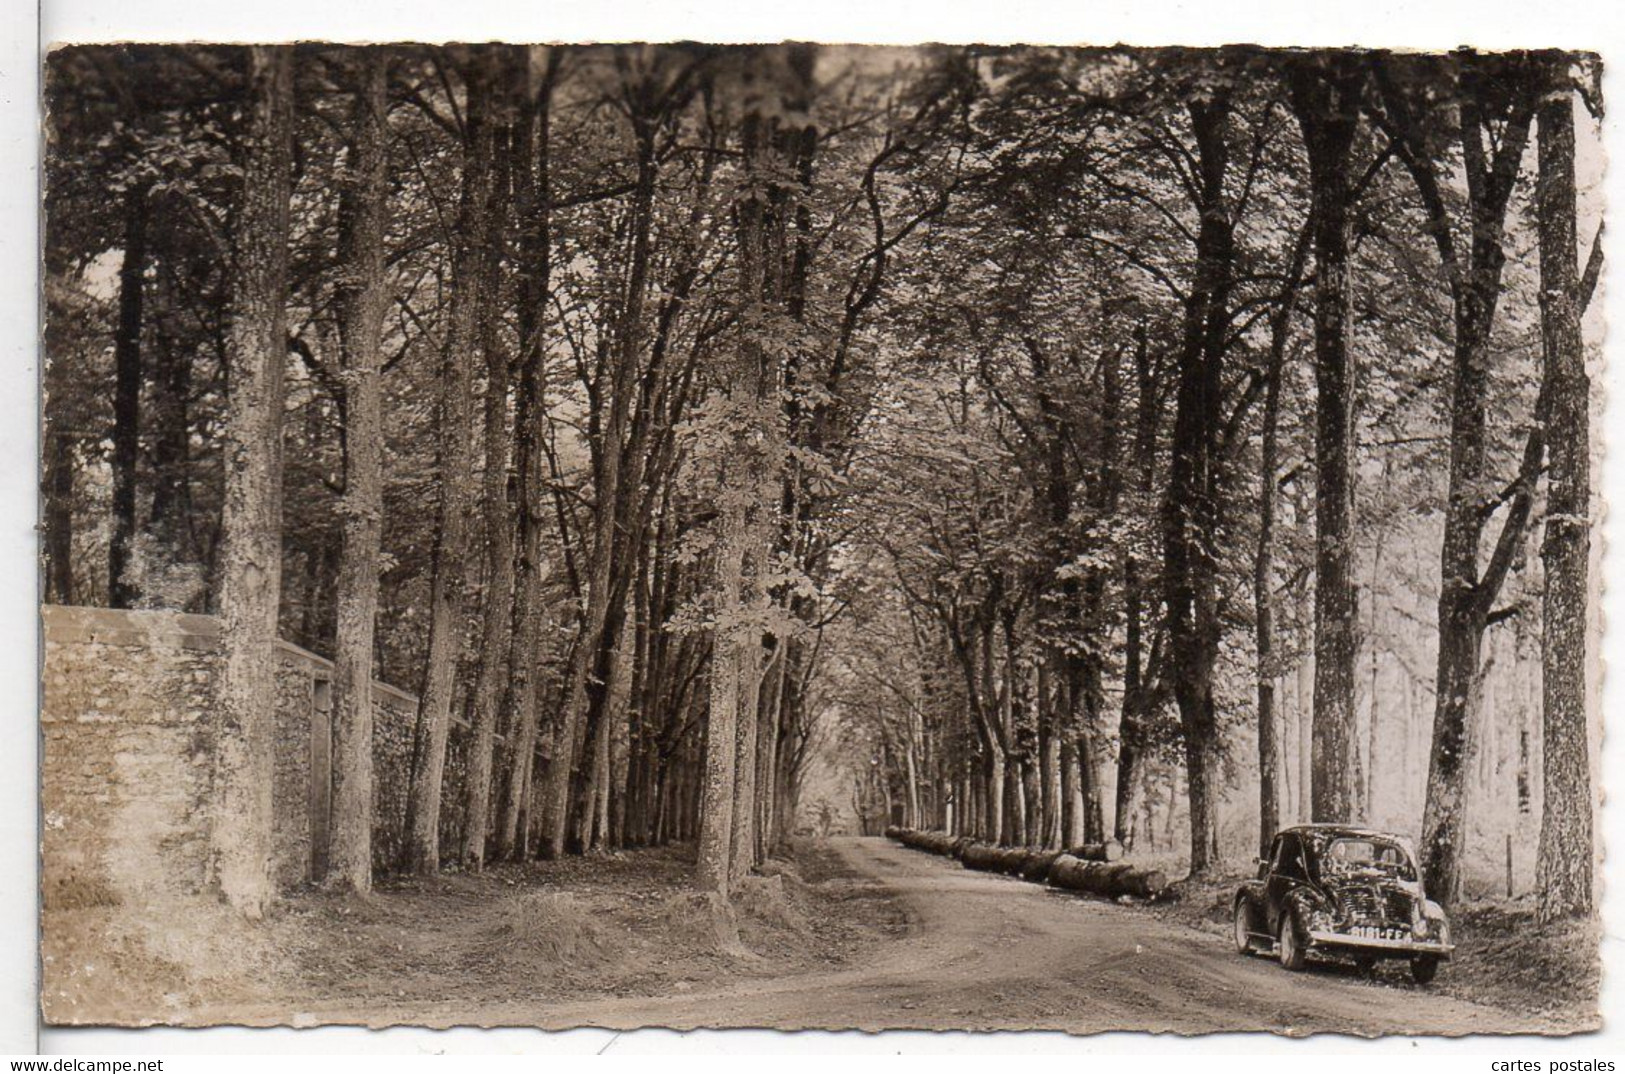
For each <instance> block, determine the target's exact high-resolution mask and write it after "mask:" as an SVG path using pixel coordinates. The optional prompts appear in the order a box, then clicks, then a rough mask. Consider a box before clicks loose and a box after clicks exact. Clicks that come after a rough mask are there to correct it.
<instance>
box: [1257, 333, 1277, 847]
mask: <svg viewBox="0 0 1625 1074" xmlns="http://www.w3.org/2000/svg"><path fill="white" fill-rule="evenodd" d="M1270 359H1271V360H1270V368H1269V370H1268V372H1267V373H1266V376H1268V378H1269V383H1268V384H1267V385H1266V386H1265V389H1264V443H1263V447H1262V449H1261V451H1260V453H1259V467H1258V548H1257V552H1256V553H1255V554H1254V556H1253V640H1254V648H1255V649H1256V650H1257V660H1258V667H1257V671H1256V678H1257V689H1258V845H1259V855H1260V856H1261V857H1262V856H1264V855H1267V854H1268V853H1269V847H1270V843H1271V842H1272V841H1273V840H1274V839H1275V833H1276V832H1277V831H1278V830H1280V827H1281V792H1280V790H1279V788H1277V786H1276V776H1277V773H1278V772H1279V770H1280V767H1281V743H1280V728H1281V721H1280V718H1279V717H1278V716H1277V715H1276V712H1275V675H1276V667H1275V597H1274V583H1273V578H1272V573H1273V568H1274V558H1275V481H1276V477H1275V471H1276V468H1277V466H1278V465H1279V462H1278V454H1279V450H1278V447H1277V433H1278V429H1277V427H1278V425H1279V419H1280V414H1281V375H1282V373H1283V370H1282V368H1281V361H1280V351H1279V350H1277V349H1275V348H1272V349H1271V353H1270Z"/></svg>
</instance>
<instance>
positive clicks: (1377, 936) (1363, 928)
mask: <svg viewBox="0 0 1625 1074" xmlns="http://www.w3.org/2000/svg"><path fill="white" fill-rule="evenodd" d="M1349 935H1351V936H1357V937H1359V938H1360V939H1362V940H1403V939H1405V933H1404V932H1403V931H1402V930H1400V929H1390V928H1383V927H1381V926H1379V925H1355V926H1354V927H1353V928H1352V929H1350V930H1349Z"/></svg>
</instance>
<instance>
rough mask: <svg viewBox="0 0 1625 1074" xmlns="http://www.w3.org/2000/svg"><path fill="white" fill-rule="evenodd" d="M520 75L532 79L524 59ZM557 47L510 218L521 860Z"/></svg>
mask: <svg viewBox="0 0 1625 1074" xmlns="http://www.w3.org/2000/svg"><path fill="white" fill-rule="evenodd" d="M522 59H523V61H524V62H522V63H518V64H516V65H515V66H516V67H517V68H518V70H517V71H514V72H512V74H513V77H519V75H520V72H524V73H526V74H527V75H528V71H529V67H530V64H529V59H530V57H529V55H528V54H527V55H526V56H524V57H522ZM558 64H559V53H558V51H557V50H556V49H549V50H548V53H547V59H546V60H545V61H544V64H543V71H542V76H541V82H540V85H539V87H537V89H536V91H535V93H534V96H531V97H530V98H529V99H528V100H527V101H526V104H525V112H524V115H523V117H522V121H521V124H520V128H519V134H518V138H517V140H516V143H517V144H516V149H515V161H514V168H513V171H512V177H513V183H514V221H515V228H516V230H517V232H518V241H517V256H518V262H519V264H518V268H517V276H518V288H517V290H518V297H519V309H518V323H519V353H518V363H519V368H518V374H519V382H518V389H517V391H516V393H515V399H514V454H515V467H514V469H515V479H516V480H515V494H516V496H517V498H518V514H519V519H518V529H519V534H518V542H517V545H518V556H517V562H516V563H515V565H514V579H515V580H514V609H513V615H514V625H513V650H512V651H513V663H512V668H511V671H510V673H509V676H508V683H507V694H506V697H505V699H504V702H503V711H504V716H505V719H504V727H503V738H504V750H503V764H502V773H501V786H500V789H499V792H498V796H499V799H500V812H499V815H498V818H497V824H496V832H495V838H494V839H493V842H492V853H493V854H494V855H495V856H496V857H497V858H500V859H503V860H510V859H515V858H523V857H524V855H525V851H526V841H525V838H524V818H525V817H526V815H527V809H526V806H527V803H528V802H529V800H530V776H531V769H532V767H533V765H534V761H535V753H536V734H537V730H538V728H537V723H538V719H539V713H538V711H537V710H538V705H537V696H538V693H539V685H540V678H541V666H540V662H541V652H540V650H541V644H540V641H541V635H542V623H543V620H544V618H545V615H546V613H545V610H544V608H543V604H544V594H543V587H542V583H543V582H544V581H545V580H546V578H547V563H546V562H545V560H544V558H543V553H542V533H543V532H544V530H545V528H546V522H545V518H546V512H547V489H546V483H545V481H544V478H543V475H544V474H545V473H546V470H547V457H546V441H545V439H544V436H543V432H542V423H543V418H544V415H545V414H546V411H547V398H546V383H547V381H546V364H545V359H546V351H545V348H544V342H543V330H544V325H545V323H546V320H545V318H544V316H543V312H544V310H545V309H546V308H547V303H548V299H549V297H550V295H551V292H552V267H553V261H552V245H553V232H552V207H553V201H552V198H553V195H552V183H551V180H550V173H549V167H548V165H549V148H550V145H549V143H550V137H551V126H550V117H551V108H552V95H553V87H554V84H555V82H556V80H557V77H558Z"/></svg>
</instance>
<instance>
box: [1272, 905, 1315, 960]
mask: <svg viewBox="0 0 1625 1074" xmlns="http://www.w3.org/2000/svg"><path fill="white" fill-rule="evenodd" d="M1275 949H1276V951H1277V952H1278V953H1279V954H1280V956H1281V965H1283V966H1285V967H1286V968H1287V969H1289V970H1291V971H1292V972H1294V973H1296V972H1297V971H1298V970H1301V969H1303V966H1304V963H1305V962H1306V961H1308V956H1307V955H1306V954H1305V952H1304V949H1303V945H1302V944H1301V943H1299V942H1298V923H1297V921H1295V920H1294V918H1293V914H1292V913H1291V912H1288V913H1284V914H1282V915H1281V935H1280V937H1279V938H1278V940H1277V942H1276V945H1275Z"/></svg>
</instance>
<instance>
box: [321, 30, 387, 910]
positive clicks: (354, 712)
mask: <svg viewBox="0 0 1625 1074" xmlns="http://www.w3.org/2000/svg"><path fill="white" fill-rule="evenodd" d="M356 56H357V62H358V70H357V71H356V86H355V103H354V106H353V111H352V113H351V115H352V128H351V153H352V156H351V161H352V166H351V169H350V171H349V174H347V175H346V176H345V186H344V189H343V194H342V196H341V199H340V219H341V224H340V234H339V259H340V263H341V265H342V268H341V270H340V278H339V283H338V284H337V286H336V291H337V304H338V310H339V313H338V319H339V338H340V346H341V348H342V351H343V361H344V423H345V428H344V433H345V437H344V443H345V451H344V499H343V508H342V529H343V543H342V547H341V550H340V558H339V570H338V598H337V614H336V618H337V625H336V637H335V642H334V659H333V819H332V826H331V829H330V831H331V836H330V844H329V847H328V857H327V861H328V878H327V879H328V882H329V883H330V884H332V885H334V886H337V887H344V888H349V889H351V890H354V891H367V890H369V889H371V887H372V825H373V815H372V808H373V805H372V797H373V794H372V787H373V780H372V745H373V744H372V737H373V726H372V683H373V678H374V674H373V645H374V640H375V626H376V621H377V614H378V566H379V564H378V554H379V545H380V541H381V539H382V534H383V512H384V460H383V439H384V429H383V392H382V386H381V384H380V383H379V381H380V377H381V375H382V373H381V355H380V346H379V345H380V341H381V338H382V332H383V324H384V311H385V307H386V305H387V303H388V299H389V294H388V289H387V288H386V286H385V281H384V234H385V231H386V229H387V226H388V224H387V208H386V205H385V199H386V198H387V197H388V195H389V171H388V167H389V152H388V144H387V139H388V107H389V102H388V100H387V96H386V92H385V91H386V84H385V83H386V77H387V75H386V71H387V58H386V55H385V53H384V52H383V51H382V50H381V49H377V48H366V49H361V50H359V51H358V52H357V53H356Z"/></svg>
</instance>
